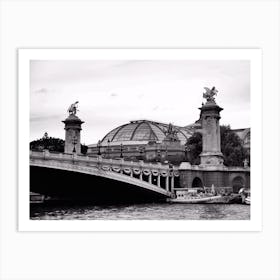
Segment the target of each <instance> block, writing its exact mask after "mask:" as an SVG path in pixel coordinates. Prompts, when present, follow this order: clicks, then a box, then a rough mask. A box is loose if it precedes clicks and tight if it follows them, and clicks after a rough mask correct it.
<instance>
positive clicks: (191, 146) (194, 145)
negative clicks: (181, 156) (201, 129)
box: [186, 132, 202, 164]
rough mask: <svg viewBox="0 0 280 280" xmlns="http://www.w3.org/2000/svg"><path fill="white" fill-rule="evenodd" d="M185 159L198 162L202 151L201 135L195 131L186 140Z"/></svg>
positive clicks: (194, 162) (192, 162) (193, 162)
mask: <svg viewBox="0 0 280 280" xmlns="http://www.w3.org/2000/svg"><path fill="white" fill-rule="evenodd" d="M186 149H187V159H188V161H189V162H190V163H191V164H200V157H199V155H200V153H201V152H202V135H201V134H200V133H198V132H195V133H194V134H193V135H192V136H191V137H190V138H189V139H188V141H187V145H186Z"/></svg>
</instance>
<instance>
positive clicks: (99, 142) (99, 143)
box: [97, 140, 101, 156]
mask: <svg viewBox="0 0 280 280" xmlns="http://www.w3.org/2000/svg"><path fill="white" fill-rule="evenodd" d="M100 147H101V141H100V140H99V141H98V143H97V149H98V153H97V154H98V155H99V156H100V155H101V152H100Z"/></svg>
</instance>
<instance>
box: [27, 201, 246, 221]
mask: <svg viewBox="0 0 280 280" xmlns="http://www.w3.org/2000/svg"><path fill="white" fill-rule="evenodd" d="M30 218H31V219H34V220H36V219H37V220H38V219H41V220H54V219H56V220H63V219H67V220H249V219H250V206H248V205H241V204H168V203H149V204H137V205H110V206H76V207H69V206H61V207H58V206H55V207H54V206H42V205H40V206H34V207H33V205H32V207H31V216H30Z"/></svg>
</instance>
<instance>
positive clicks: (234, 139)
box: [186, 125, 246, 166]
mask: <svg viewBox="0 0 280 280" xmlns="http://www.w3.org/2000/svg"><path fill="white" fill-rule="evenodd" d="M220 130H221V151H222V153H223V155H224V164H225V165H226V166H243V161H244V159H245V157H246V153H245V149H244V148H243V145H242V141H241V139H240V138H239V136H238V135H237V134H235V133H234V132H233V131H232V130H231V128H230V126H229V125H221V126H220ZM186 146H187V148H188V160H189V162H190V163H191V164H200V158H199V155H200V153H201V152H202V135H201V134H200V133H194V134H193V135H192V136H191V137H190V138H189V139H188V141H187V144H186Z"/></svg>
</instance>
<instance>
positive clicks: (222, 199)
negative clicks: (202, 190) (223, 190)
mask: <svg viewBox="0 0 280 280" xmlns="http://www.w3.org/2000/svg"><path fill="white" fill-rule="evenodd" d="M168 201H169V202H172V203H227V202H226V201H227V199H225V197H223V196H221V195H215V196H207V197H201V196H200V197H194V196H193V197H191V196H190V197H188V198H187V197H182V198H180V197H176V198H171V199H169V200H168Z"/></svg>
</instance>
